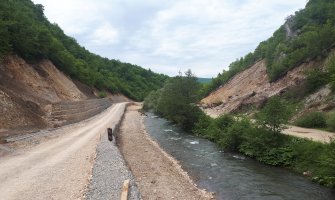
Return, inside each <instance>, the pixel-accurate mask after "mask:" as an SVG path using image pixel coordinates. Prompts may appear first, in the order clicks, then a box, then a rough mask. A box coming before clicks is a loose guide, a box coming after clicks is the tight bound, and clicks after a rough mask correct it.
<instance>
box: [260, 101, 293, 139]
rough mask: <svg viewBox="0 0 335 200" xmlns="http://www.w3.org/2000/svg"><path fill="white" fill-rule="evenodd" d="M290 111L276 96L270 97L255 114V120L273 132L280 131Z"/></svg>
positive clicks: (288, 117) (286, 121)
mask: <svg viewBox="0 0 335 200" xmlns="http://www.w3.org/2000/svg"><path fill="white" fill-rule="evenodd" d="M291 114H292V112H291V109H290V108H289V106H287V105H286V102H284V101H283V100H281V99H280V97H278V96H274V97H271V98H270V99H269V100H268V102H267V103H266V105H265V106H264V108H263V109H262V110H261V111H259V112H258V113H257V115H256V119H257V122H258V124H259V125H260V126H262V127H263V128H264V129H266V130H268V131H270V132H271V133H273V134H277V133H280V132H281V131H282V130H283V128H284V127H285V124H287V123H288V120H289V119H290V116H291Z"/></svg>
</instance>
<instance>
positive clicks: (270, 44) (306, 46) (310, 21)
mask: <svg viewBox="0 0 335 200" xmlns="http://www.w3.org/2000/svg"><path fill="white" fill-rule="evenodd" d="M334 10H335V2H334V1H329V0H327V1H324V0H309V1H308V3H307V5H306V7H305V9H302V10H299V11H297V12H296V13H295V15H292V16H289V17H288V18H287V22H286V25H287V26H288V27H289V28H290V30H291V32H292V33H293V35H291V36H287V35H286V30H285V25H282V26H281V27H280V28H279V29H278V30H277V31H275V33H274V34H273V36H272V37H271V38H269V39H268V40H266V41H264V42H261V43H260V44H259V45H258V47H257V48H256V49H255V51H254V52H252V53H249V54H247V55H246V56H244V57H242V58H240V59H237V60H236V61H235V62H233V63H231V64H230V65H229V70H227V71H226V70H224V71H223V72H222V73H219V74H218V76H217V77H216V78H214V79H213V81H212V82H210V83H208V84H206V87H204V88H203V90H202V95H204V96H207V95H208V94H209V93H210V92H212V91H214V90H216V89H217V88H218V87H219V86H221V85H223V84H225V83H226V82H228V81H229V80H230V79H231V78H232V77H233V76H234V75H236V74H237V73H239V72H241V71H243V70H245V69H247V68H249V67H251V66H252V65H253V64H255V63H256V62H257V61H259V60H262V59H265V61H266V68H267V73H268V75H269V78H270V80H271V81H276V80H278V79H279V78H281V77H282V76H283V75H285V74H286V72H287V71H289V70H290V69H293V68H294V67H296V66H298V65H300V64H302V63H304V62H308V61H310V60H313V59H314V60H315V59H317V60H321V59H324V58H326V57H327V56H328V54H329V52H330V51H331V50H332V49H333V48H334V47H335V15H334ZM332 62H333V64H332V70H330V72H331V79H330V80H326V83H329V82H331V83H332V85H333V89H334V90H335V69H334V68H335V66H334V64H335V61H334V59H333V61H332ZM322 84H324V83H322ZM316 87H317V86H316Z"/></svg>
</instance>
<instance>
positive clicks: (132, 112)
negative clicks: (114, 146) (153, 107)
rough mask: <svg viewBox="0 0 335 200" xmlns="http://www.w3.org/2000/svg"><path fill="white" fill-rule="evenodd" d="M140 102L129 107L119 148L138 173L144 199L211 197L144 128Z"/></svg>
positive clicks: (134, 172) (137, 180) (137, 179)
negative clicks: (197, 185)
mask: <svg viewBox="0 0 335 200" xmlns="http://www.w3.org/2000/svg"><path fill="white" fill-rule="evenodd" d="M139 109H141V106H140V105H138V104H137V105H132V106H129V107H128V109H127V111H126V115H125V119H124V121H123V123H122V126H121V134H120V137H119V145H120V151H121V152H122V154H123V156H124V158H125V160H126V162H127V164H128V166H129V168H130V169H131V171H132V172H133V174H134V176H135V181H136V183H137V185H138V188H139V190H140V193H141V196H142V198H143V199H183V200H187V199H212V198H213V197H212V195H211V194H210V193H208V192H206V191H204V190H200V189H198V188H197V187H196V185H195V184H194V183H193V181H192V180H191V179H190V177H189V176H188V175H187V173H186V172H185V171H184V170H183V169H182V168H181V166H180V165H179V164H178V162H177V161H176V160H175V159H174V158H172V157H171V156H170V155H168V154H167V153H165V152H164V151H163V150H162V149H161V148H160V147H159V145H158V144H157V143H156V142H154V141H153V140H152V139H151V138H150V137H149V136H148V133H147V132H146V130H145V127H144V125H143V117H142V116H141V114H140V113H139V112H138V110H139Z"/></svg>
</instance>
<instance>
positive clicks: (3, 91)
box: [0, 56, 87, 132]
mask: <svg viewBox="0 0 335 200" xmlns="http://www.w3.org/2000/svg"><path fill="white" fill-rule="evenodd" d="M84 99H87V97H86V96H85V95H84V94H83V93H82V92H81V91H80V90H79V89H78V88H77V86H76V85H75V84H74V83H73V82H72V81H71V79H70V78H68V77H67V76H65V75H64V74H63V73H62V72H60V71H59V70H58V69H57V68H56V67H55V66H54V65H53V64H52V63H51V62H50V61H47V60H43V61H41V62H39V63H37V64H34V65H31V64H28V63H26V62H25V61H24V60H23V59H21V58H20V57H18V56H8V57H6V58H5V59H4V60H3V61H2V62H1V63H0V105H1V107H0V132H1V131H6V130H11V129H22V128H32V127H33V128H41V127H46V126H47V122H46V121H45V120H44V119H43V115H44V113H46V112H48V111H50V109H51V106H50V104H51V103H55V102H59V101H63V100H68V101H79V100H84Z"/></svg>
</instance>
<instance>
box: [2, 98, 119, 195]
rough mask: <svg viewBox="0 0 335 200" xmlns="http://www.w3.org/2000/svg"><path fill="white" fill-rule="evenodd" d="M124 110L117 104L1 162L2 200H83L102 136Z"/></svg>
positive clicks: (4, 158)
mask: <svg viewBox="0 0 335 200" xmlns="http://www.w3.org/2000/svg"><path fill="white" fill-rule="evenodd" d="M124 108H125V103H119V104H115V105H113V106H112V107H110V108H108V109H107V110H106V111H104V112H103V113H101V114H99V115H97V116H95V117H94V118H91V119H89V120H86V121H83V122H80V123H79V124H74V125H71V126H67V127H64V128H61V129H59V130H55V131H57V132H58V133H57V134H56V135H57V137H52V138H50V139H48V140H45V141H43V142H42V143H40V144H39V145H36V146H34V147H32V148H30V149H29V150H27V151H22V152H21V153H18V154H17V155H12V156H6V157H2V158H0V199H6V200H11V199H27V200H29V199H43V200H44V199H81V198H82V197H83V194H84V192H85V189H86V187H87V184H88V180H89V178H90V175H91V172H92V163H93V161H94V157H95V149H96V145H97V143H98V141H99V138H100V134H103V133H105V131H106V128H107V127H112V126H114V124H115V123H116V122H117V121H118V120H119V118H120V117H121V115H122V113H123V112H124ZM59 132H61V133H59Z"/></svg>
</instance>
